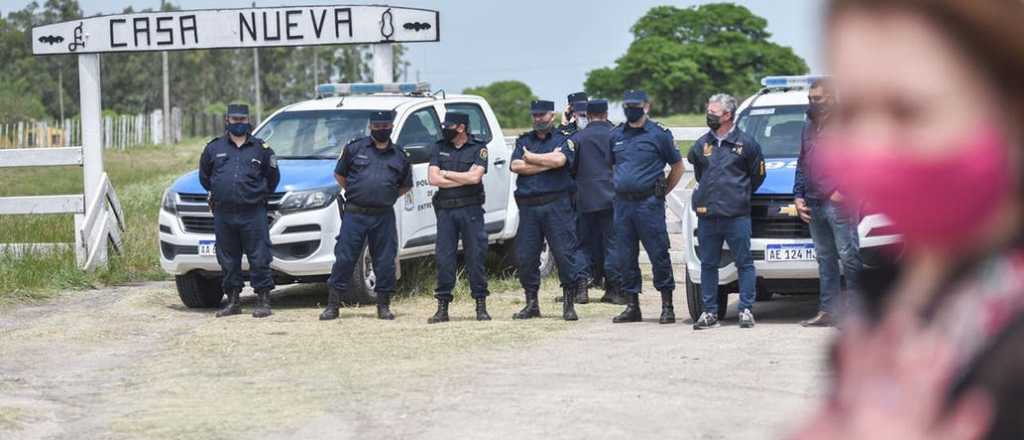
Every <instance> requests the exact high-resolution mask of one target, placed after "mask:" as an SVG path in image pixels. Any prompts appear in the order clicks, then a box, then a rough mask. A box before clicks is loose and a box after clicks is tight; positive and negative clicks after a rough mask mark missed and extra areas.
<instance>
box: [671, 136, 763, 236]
mask: <svg viewBox="0 0 1024 440" xmlns="http://www.w3.org/2000/svg"><path fill="white" fill-rule="evenodd" d="M687 160H688V161H689V162H690V163H691V164H693V170H694V174H695V175H696V177H697V183H698V185H697V189H696V190H695V191H694V192H693V204H692V205H693V210H694V211H695V212H696V213H697V215H699V216H702V217H741V216H746V215H750V196H751V195H753V194H754V192H755V191H757V189H758V188H760V187H761V184H762V183H764V177H765V168H764V155H763V154H762V153H761V146H760V145H758V143H757V141H756V140H754V138H753V137H750V136H749V135H747V134H746V133H744V132H742V131H741V130H740V129H739V128H734V129H733V130H732V132H730V133H729V134H728V135H727V136H726V137H725V139H723V140H722V141H721V142H719V141H718V138H716V137H715V135H714V133H712V132H710V131H709V132H708V133H707V134H705V135H704V136H701V138H700V139H697V142H694V144H693V147H691V148H690V153H689V154H687Z"/></svg>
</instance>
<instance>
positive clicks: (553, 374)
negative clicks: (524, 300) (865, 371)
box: [0, 283, 833, 439]
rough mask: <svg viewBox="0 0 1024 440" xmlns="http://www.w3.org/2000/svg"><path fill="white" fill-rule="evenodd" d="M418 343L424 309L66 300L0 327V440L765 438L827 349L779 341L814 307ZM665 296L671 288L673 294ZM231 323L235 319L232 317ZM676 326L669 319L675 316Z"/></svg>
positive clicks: (604, 314)
mask: <svg viewBox="0 0 1024 440" xmlns="http://www.w3.org/2000/svg"><path fill="white" fill-rule="evenodd" d="M555 293H556V292H555V291H554V290H553V289H545V291H544V296H545V299H544V302H543V303H542V309H543V312H544V313H545V317H544V318H542V319H539V320H534V321H530V322H513V321H512V320H511V319H509V318H510V316H511V313H512V312H513V311H514V310H516V309H517V308H518V307H520V306H521V298H520V297H519V295H518V293H516V292H505V293H498V294H496V295H494V296H493V298H492V301H490V308H491V314H492V316H494V318H495V321H492V322H490V323H479V322H475V321H472V320H469V319H467V317H469V316H471V311H472V304H471V303H469V302H468V301H463V302H459V303H456V304H455V305H454V307H453V318H456V321H454V322H452V323H449V324H447V325H440V326H428V325H426V324H425V323H424V322H425V320H426V318H427V317H428V316H430V314H431V313H432V312H433V309H432V305H433V303H432V301H431V299H430V298H416V299H406V300H403V301H400V302H398V303H397V304H396V305H395V306H394V307H395V309H396V311H397V312H398V315H399V320H398V321H396V322H393V323H383V322H379V321H377V320H376V319H373V310H372V308H358V309H346V310H344V311H343V317H342V319H341V320H339V321H335V322H331V323H321V322H318V321H316V319H315V318H316V315H317V313H318V312H319V310H318V308H317V303H318V302H322V301H323V294H322V292H321V291H319V290H317V289H315V288H311V287H297V288H289V289H283V290H282V291H281V292H280V293H278V294H277V297H276V298H275V305H276V308H275V315H274V316H273V317H271V318H269V319H266V320H255V319H252V318H250V317H248V316H246V315H243V316H239V317H232V318H227V319H214V318H213V316H212V311H193V310H186V309H184V308H183V307H181V306H180V304H179V303H178V301H177V297H176V295H175V293H174V291H173V286H172V285H171V284H170V283H148V284H144V285H138V286H122V287H116V288H110V289H103V290H95V291H89V292H76V293H74V294H68V295H63V296H61V297H59V298H58V299H56V300H54V301H51V302H48V303H45V304H39V305H26V306H19V307H14V308H8V309H5V310H0V438H4V439H7V438H15V439H21V438H28V439H36V438H39V439H50V438H56V439H64V438H67V439H79V438H114V439H120V438H281V439H307V438H342V439H346V438H422V439H434V438H460V437H461V438H496V439H497V438H501V439H508V438H558V439H561V438H567V439H569V438H572V439H576V438H579V439H601V438H694V439H717V438H723V439H725V438H727V439H748V438H749V439H759V438H779V437H780V436H782V435H784V434H785V432H786V431H787V430H788V429H791V428H792V425H793V423H794V422H795V421H797V420H799V418H800V417H801V416H802V415H803V414H805V413H806V410H807V409H808V407H809V406H811V405H813V403H814V401H815V399H816V398H817V397H818V396H819V395H820V394H821V390H822V385H823V384H824V382H825V381H826V374H825V371H824V364H823V359H824V357H823V354H824V348H825V346H826V345H827V343H828V341H829V340H830V338H831V337H832V335H833V333H832V330H827V329H804V328H801V327H799V326H798V325H796V322H797V321H799V320H800V319H802V318H804V317H806V316H809V315H810V314H812V313H813V312H814V310H815V302H814V299H813V298H789V297H781V298H780V297H776V298H777V299H776V300H774V301H772V302H768V303H762V304H758V306H757V309H756V313H757V314H758V325H757V327H756V328H754V329H751V330H743V329H740V328H738V327H737V326H736V323H735V312H730V318H727V320H726V322H725V324H724V326H723V327H722V328H720V329H716V330H711V331H707V332H694V331H693V330H691V328H690V324H689V321H688V320H681V322H680V323H678V324H676V325H668V326H662V325H658V324H657V323H656V322H654V321H652V320H656V318H657V311H658V307H657V299H656V298H655V297H654V296H653V295H647V296H645V297H644V301H645V313H646V317H647V319H648V321H647V322H644V323H638V324H627V325H612V324H611V323H610V317H611V316H613V315H614V314H616V313H618V311H619V310H620V308H619V307H618V306H610V305H602V304H591V305H586V306H580V309H581V321H579V322H577V323H565V322H562V321H561V320H559V319H556V317H555V316H556V314H557V312H558V311H559V310H560V308H559V307H558V306H556V305H555V304H554V303H552V302H551V300H550V298H551V297H552V296H554V295H555ZM679 293H680V295H679V296H681V294H682V289H680V290H679ZM248 301H249V303H247V310H248V309H251V298H248ZM676 303H677V312H678V313H677V314H678V315H679V316H680V317H682V316H684V315H686V312H685V310H686V307H685V300H684V299H683V298H678V299H677V301H676Z"/></svg>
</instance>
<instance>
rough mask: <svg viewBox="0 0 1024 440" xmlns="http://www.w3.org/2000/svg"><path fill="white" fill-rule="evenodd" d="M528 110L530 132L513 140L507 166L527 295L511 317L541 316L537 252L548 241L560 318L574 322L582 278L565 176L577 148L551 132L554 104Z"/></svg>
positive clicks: (538, 104) (540, 103) (544, 103)
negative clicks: (559, 286)
mask: <svg viewBox="0 0 1024 440" xmlns="http://www.w3.org/2000/svg"><path fill="white" fill-rule="evenodd" d="M530 111H531V112H532V113H533V130H532V131H530V132H528V133H526V134H524V135H522V136H519V138H518V139H516V148H515V150H514V151H513V153H512V164H511V166H510V169H511V170H512V172H513V173H516V174H518V175H519V176H518V177H517V178H516V192H515V197H516V203H517V204H518V205H519V233H518V235H517V237H516V256H517V260H518V261H519V282H520V283H521V284H522V286H523V290H525V293H526V306H525V307H523V309H522V310H520V311H519V312H518V313H516V314H515V315H513V316H512V318H513V319H529V318H536V317H539V316H540V306H539V305H538V303H537V291H538V290H539V289H540V270H539V266H540V253H541V248H542V246H543V245H544V240H545V239H547V242H548V247H549V249H550V250H551V253H552V255H554V257H555V262H556V264H557V265H558V277H559V279H560V280H561V283H562V318H563V319H565V320H566V321H575V320H577V319H578V318H577V316H576V310H575V308H574V305H573V297H574V294H575V291H576V289H579V288H586V277H585V276H584V275H583V274H582V273H581V270H580V268H579V266H578V265H577V262H576V257H575V249H576V218H575V213H574V212H573V209H572V204H571V202H570V199H569V197H570V190H571V189H572V187H573V180H572V176H570V174H569V172H570V169H571V168H572V161H573V157H574V156H575V148H576V147H575V144H574V143H573V142H572V141H571V140H569V139H568V138H567V137H566V136H564V135H562V133H561V132H559V131H557V130H555V129H554V119H555V113H554V111H555V103H554V102H551V101H534V102H533V103H532V104H531V105H530Z"/></svg>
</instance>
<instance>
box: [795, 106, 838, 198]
mask: <svg viewBox="0 0 1024 440" xmlns="http://www.w3.org/2000/svg"><path fill="white" fill-rule="evenodd" d="M818 131H819V130H818V125H817V124H815V123H814V122H808V123H807V125H806V126H805V127H804V131H803V133H802V135H801V136H800V158H799V159H797V161H796V179H795V180H794V181H793V195H794V196H795V197H797V198H801V199H814V200H828V199H829V198H831V197H832V194H833V193H835V192H836V184H835V182H832V180H831V179H829V178H828V177H827V176H823V175H821V173H817V172H815V170H814V165H813V164H814V159H813V158H814V153H815V149H816V147H817V145H818V139H817V138H818Z"/></svg>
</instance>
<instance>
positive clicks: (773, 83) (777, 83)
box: [761, 75, 825, 89]
mask: <svg viewBox="0 0 1024 440" xmlns="http://www.w3.org/2000/svg"><path fill="white" fill-rule="evenodd" d="M824 77H825V76H824V75H800V76H766V77H764V78H762V79H761V86H762V87H765V88H769V89H809V88H811V84H813V83H814V81H817V80H819V79H821V78H824Z"/></svg>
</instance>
